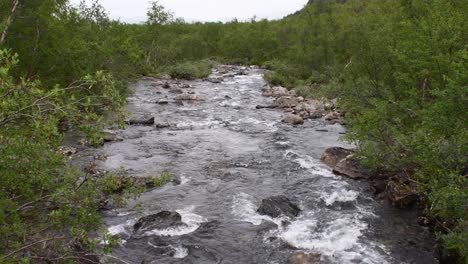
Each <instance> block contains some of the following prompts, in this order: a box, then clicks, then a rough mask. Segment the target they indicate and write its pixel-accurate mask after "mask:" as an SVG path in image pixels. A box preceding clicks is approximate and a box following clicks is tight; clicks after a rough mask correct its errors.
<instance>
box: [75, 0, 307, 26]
mask: <svg viewBox="0 0 468 264" xmlns="http://www.w3.org/2000/svg"><path fill="white" fill-rule="evenodd" d="M80 1H81V0H71V1H70V2H71V3H72V4H78V3H79V2H80ZM87 1H88V2H90V0H87ZM149 2H150V1H149V0H100V3H101V4H102V5H103V6H104V7H105V8H106V10H107V11H108V12H109V15H110V17H111V18H113V19H120V20H121V21H124V22H128V23H139V22H143V21H145V20H146V11H147V9H148V7H149ZM159 3H160V4H162V5H163V6H164V7H166V9H169V10H171V11H172V12H173V13H174V14H175V17H181V18H184V19H185V21H188V22H194V21H200V22H207V21H223V22H225V21H229V20H232V19H234V18H237V19H239V20H247V19H250V18H252V17H254V16H257V18H267V19H278V18H282V17H284V16H286V15H288V14H291V13H294V12H296V11H297V10H299V9H301V8H302V7H303V6H304V5H305V4H306V3H307V0H159Z"/></svg>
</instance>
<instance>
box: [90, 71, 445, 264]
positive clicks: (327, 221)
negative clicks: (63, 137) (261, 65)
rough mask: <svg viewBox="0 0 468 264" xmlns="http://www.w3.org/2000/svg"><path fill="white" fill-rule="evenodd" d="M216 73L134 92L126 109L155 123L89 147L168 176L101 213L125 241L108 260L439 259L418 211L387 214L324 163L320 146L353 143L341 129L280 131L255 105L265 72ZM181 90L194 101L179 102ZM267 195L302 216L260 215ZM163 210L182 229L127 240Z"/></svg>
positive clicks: (130, 171) (311, 123)
mask: <svg viewBox="0 0 468 264" xmlns="http://www.w3.org/2000/svg"><path fill="white" fill-rule="evenodd" d="M226 69H227V70H226ZM222 70H223V71H224V72H222V73H220V71H221V70H218V71H217V72H215V73H217V74H218V75H220V74H224V77H223V78H222V80H218V81H216V82H209V81H203V80H194V81H174V80H169V81H164V80H163V81H161V80H156V79H154V80H152V79H150V78H146V79H144V80H141V81H139V82H137V83H135V84H134V85H132V87H131V89H132V90H133V92H134V93H133V95H132V96H131V97H129V98H128V112H129V113H131V114H132V115H133V116H136V117H147V116H152V117H155V125H152V126H139V125H134V126H128V127H127V128H125V129H121V130H115V133H117V135H118V136H119V137H121V138H122V139H123V141H120V142H113V143H108V144H105V146H104V147H103V148H101V149H99V150H96V151H95V152H96V155H100V156H102V157H105V159H102V160H100V161H97V165H98V166H99V167H100V168H102V169H105V170H108V171H124V172H125V174H126V175H129V176H136V177H147V176H156V175H160V174H161V173H163V172H165V171H167V172H169V173H170V175H171V176H172V179H173V180H172V181H171V182H170V183H168V184H166V185H164V186H162V187H160V188H157V189H154V190H151V191H149V192H146V193H144V194H143V195H142V196H141V197H140V198H139V199H137V200H132V201H130V202H129V204H128V206H127V207H125V208H121V209H115V210H111V211H108V212H105V213H103V217H104V222H105V228H106V229H107V230H108V231H109V232H110V233H112V234H114V235H117V236H119V237H121V239H122V240H121V245H120V246H119V247H117V248H116V249H115V250H114V252H113V253H112V254H113V256H115V257H118V258H120V259H122V260H124V261H125V262H127V263H154V264H156V263H162V264H164V263H197V264H198V263H200V264H202V263H203V264H205V263H206V264H210V263H226V264H231V263H232V264H243V263H245V264H250V263H271V264H274V263H278V264H282V263H293V264H294V263H376V264H377V263H378V264H382V263H424V264H426V263H437V262H435V260H434V259H433V258H432V255H431V253H430V252H431V250H432V248H431V246H432V242H431V239H430V236H429V234H428V231H427V230H425V229H424V228H422V227H419V226H418V225H416V224H415V217H417V215H416V213H415V212H413V211H400V210H396V209H393V208H391V207H390V206H388V205H387V203H386V202H385V201H382V200H379V199H376V198H375V197H374V196H373V194H372V193H371V192H370V191H369V186H368V184H367V183H366V182H358V181H352V180H349V179H346V178H343V177H341V176H337V175H334V174H333V173H332V172H331V170H330V169H329V168H328V167H327V166H326V165H324V164H322V163H321V162H320V156H321V154H322V153H323V151H324V150H325V149H326V148H329V147H333V146H341V147H347V148H352V147H353V146H352V145H349V144H347V143H345V142H342V141H340V137H341V136H342V135H344V134H345V133H346V129H345V128H344V127H342V126H341V125H339V124H331V123H329V122H326V121H325V120H322V119H314V120H306V121H305V123H304V125H300V126H291V125H289V124H285V123H282V122H281V120H282V119H283V118H284V116H285V115H286V113H285V112H283V111H282V110H279V109H256V106H257V105H271V104H272V100H273V99H272V98H270V97H265V96H262V87H263V86H264V85H265V82H264V80H263V71H262V70H261V69H258V68H256V67H240V66H232V67H228V66H226V67H224V68H223V69H222ZM239 71H241V72H242V75H236V73H239ZM166 82H167V83H166ZM181 93H183V94H191V95H193V96H196V97H197V98H196V100H190V101H180V100H175V99H176V97H177V96H180V94H181ZM275 195H284V196H286V197H288V198H289V199H290V200H291V201H292V202H294V203H295V204H297V205H298V206H299V208H300V209H301V210H302V211H301V213H300V214H299V215H298V216H297V217H294V218H289V217H279V218H271V217H269V216H264V215H260V214H259V213H257V208H258V207H259V205H260V203H261V201H262V199H265V198H268V197H271V196H275ZM163 210H166V211H176V212H178V213H179V214H180V215H181V216H182V221H183V222H184V223H185V225H184V226H183V227H177V228H167V229H162V230H158V229H156V230H152V231H150V232H146V233H145V234H144V235H143V236H136V235H135V234H134V228H133V225H134V224H135V223H136V221H137V220H138V219H140V218H141V217H143V216H147V215H151V214H155V213H158V212H160V211H163ZM298 259H299V260H298ZM304 259H305V261H308V262H304V261H303V262H298V261H300V260H304ZM113 261H115V263H118V261H116V260H108V262H109V263H113ZM312 261H313V262H312Z"/></svg>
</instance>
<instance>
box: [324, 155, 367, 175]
mask: <svg viewBox="0 0 468 264" xmlns="http://www.w3.org/2000/svg"><path fill="white" fill-rule="evenodd" d="M333 172H334V173H336V174H339V175H343V176H346V177H349V178H351V179H354V180H360V179H369V178H370V177H371V176H372V174H371V172H370V171H369V169H367V168H366V167H364V166H363V165H362V164H361V162H360V161H359V160H358V159H356V158H355V157H353V156H352V155H349V156H348V157H346V158H345V159H342V160H341V161H340V162H338V164H336V166H335V168H334V169H333Z"/></svg>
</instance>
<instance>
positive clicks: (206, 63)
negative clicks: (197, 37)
mask: <svg viewBox="0 0 468 264" xmlns="http://www.w3.org/2000/svg"><path fill="white" fill-rule="evenodd" d="M215 64H216V63H215V62H213V61H211V60H201V61H196V62H183V63H179V64H176V65H174V66H170V67H168V69H167V72H168V73H169V75H170V76H171V77H172V78H178V79H186V80H192V79H202V78H205V77H208V75H210V73H211V69H212V68H213V66H214V65H215Z"/></svg>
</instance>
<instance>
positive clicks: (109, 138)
mask: <svg viewBox="0 0 468 264" xmlns="http://www.w3.org/2000/svg"><path fill="white" fill-rule="evenodd" d="M101 135H102V139H103V140H104V142H116V141H123V138H122V137H120V136H118V135H117V134H116V133H114V132H112V131H102V132H101Z"/></svg>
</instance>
